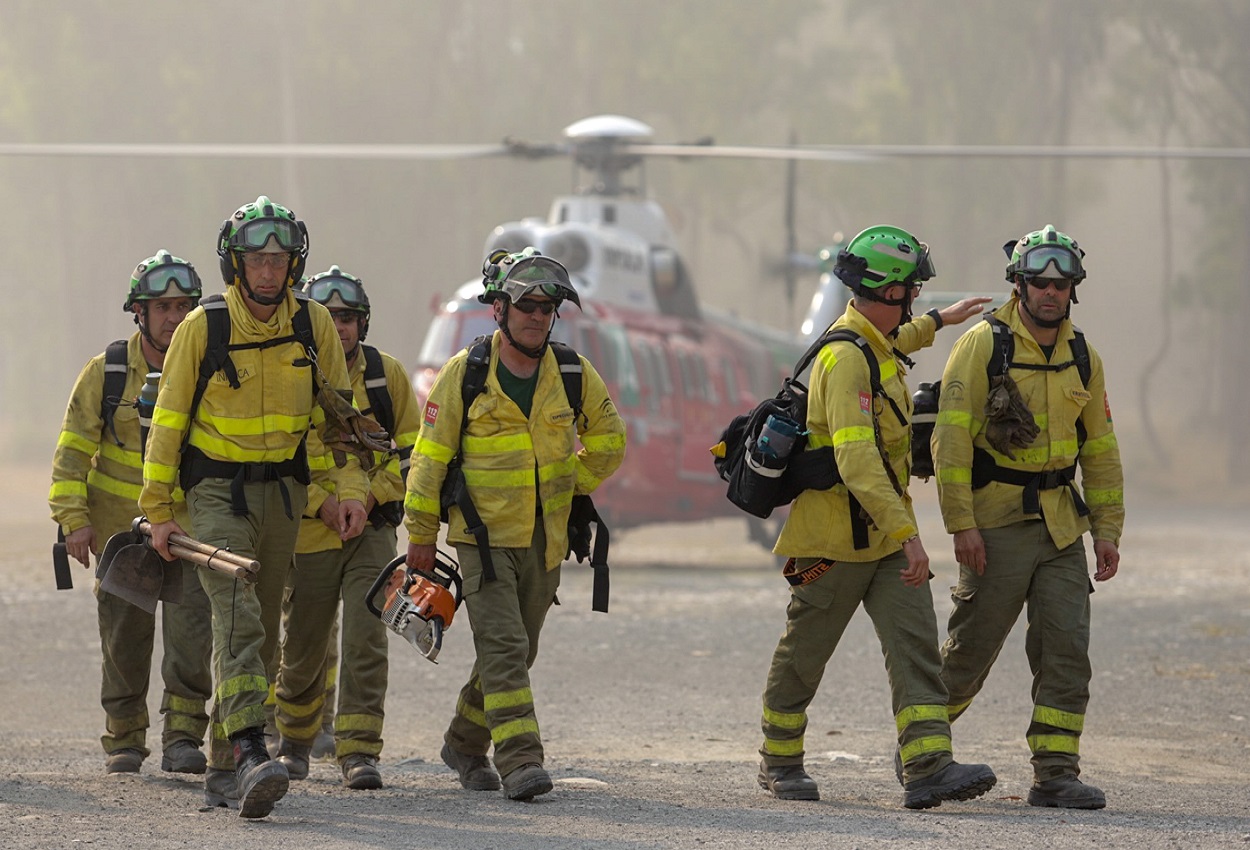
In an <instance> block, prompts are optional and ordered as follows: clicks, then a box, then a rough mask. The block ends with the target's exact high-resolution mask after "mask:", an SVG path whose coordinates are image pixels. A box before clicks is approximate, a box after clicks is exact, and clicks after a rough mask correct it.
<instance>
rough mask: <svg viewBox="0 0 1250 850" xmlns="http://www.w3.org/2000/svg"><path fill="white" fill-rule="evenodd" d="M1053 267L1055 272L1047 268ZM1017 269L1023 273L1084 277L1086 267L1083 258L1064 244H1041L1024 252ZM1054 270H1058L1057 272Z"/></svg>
mask: <svg viewBox="0 0 1250 850" xmlns="http://www.w3.org/2000/svg"><path fill="white" fill-rule="evenodd" d="M1051 267H1053V272H1050V273H1047V269H1048V268H1051ZM1016 270H1017V271H1018V272H1019V273H1020V274H1023V275H1032V276H1038V277H1040V276H1042V275H1043V274H1047V275H1048V276H1053V277H1068V278H1074V277H1083V276H1084V271H1085V270H1084V268H1083V267H1082V266H1081V258H1080V257H1079V256H1078V255H1077V254H1076V253H1075V252H1074V251H1072V250H1071V249H1069V248H1066V247H1064V246H1062V245H1039V246H1038V247H1036V248H1030V249H1029V250H1028V251H1025V252H1024V256H1022V257H1021V258H1020V262H1019V264H1018V266H1017V268H1016ZM1054 272H1057V274H1055V273H1054Z"/></svg>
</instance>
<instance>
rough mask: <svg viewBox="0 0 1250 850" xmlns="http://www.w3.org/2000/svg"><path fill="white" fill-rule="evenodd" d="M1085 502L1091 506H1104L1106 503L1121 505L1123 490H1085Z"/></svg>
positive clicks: (1122, 502)
mask: <svg viewBox="0 0 1250 850" xmlns="http://www.w3.org/2000/svg"><path fill="white" fill-rule="evenodd" d="M1085 504H1087V505H1089V506H1090V507H1091V508H1100V507H1105V506H1106V505H1122V504H1124V491H1123V490H1086V491H1085Z"/></svg>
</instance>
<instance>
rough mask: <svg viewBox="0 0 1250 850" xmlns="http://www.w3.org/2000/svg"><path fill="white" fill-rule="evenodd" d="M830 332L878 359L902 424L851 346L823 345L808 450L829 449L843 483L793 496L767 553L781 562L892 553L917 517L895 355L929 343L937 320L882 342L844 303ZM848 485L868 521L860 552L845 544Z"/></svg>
mask: <svg viewBox="0 0 1250 850" xmlns="http://www.w3.org/2000/svg"><path fill="white" fill-rule="evenodd" d="M833 327H834V328H847V329H849V330H852V331H854V332H855V333H857V334H859V335H860V336H862V337H863V338H864V339H866V340H868V342H869V343H870V344H871V346H872V350H873V353H874V354H875V355H876V357H877V363H878V368H879V369H880V372H881V386H882V388H883V389H884V390H885V392H886V394H887V395H889V397H890V398H891V399H893V400H894V403H895V404H896V405H898V408H899V410H901V411H902V412H903V414H904V416H905V418H906V419H907V420H908V421H907V422H906V423H900V422H899V421H898V417H897V416H895V414H894V410H893V408H891V407H890V405H889V404H888V403H887V402H884V401H883V400H881V399H874V398H873V397H872V388H871V385H870V377H869V371H868V368H869V367H868V363H867V360H866V359H865V357H864V354H863V352H862V351H860V349H859V348H858V347H856V345H855V344H854V343H853V342H840V341H839V342H831V343H829V344H828V345H826V346H825V347H824V348H822V349H821V350H820V353H819V354H818V355H816V359H815V360H814V361H813V362H812V376H811V381H810V388H809V394H808V402H807V427H808V430H809V431H810V432H811V433H810V434H809V436H808V438H807V441H808V442H807V444H808V447H809V448H813V449H816V448H820V447H821V446H833V453H834V458H835V459H836V461H837V465H838V471H839V472H840V473H841V476H842V481H843V483H841V484H835V485H834V486H833V487H832V488H830V489H828V490H804V491H803V492H802V493H800V494H799V497H798V498H797V499H796V500H795V501H794V504H793V505H792V506H791V508H790V515H789V516H788V517H787V518H786V524H785V526H784V527H783V528H782V529H781V536H780V537H779V538H778V540H777V545H776V546H775V547H774V548H773V551H774V552H776V553H777V554H778V555H784V556H786V557H811V558H833V559H836V560H839V561H875V560H878V559H880V558H884V557H885V556H886V555H890V554H892V553H894V552H897V551H899V550H900V549H901V548H902V541H904V540H906V539H908V538H909V537H911V536H913V535H914V534H916V515H915V513H914V511H913V510H912V504H911V497H910V496H909V495H908V494H907V491H906V488H907V479H908V476H909V475H910V474H911V427H910V422H911V408H912V403H911V393H910V392H908V390H907V382H906V381H905V380H904V376H905V375H906V369H905V368H904V366H903V364H902V363H901V362H899V361H898V360H897V359H895V356H894V352H895V350H898V351H899V352H900V353H902V354H910V353H911V352H913V351H918V350H919V349H921V348H924V347H926V346H929V345H932V344H933V337H934V334H935V333H936V332H937V323H936V322H935V321H934V320H933V318H932V317H931V316H917V317H916V318H915V319H913V320H912V321H910V322H908V323H907V324H905V325H903V326H902V327H900V328H899V330H898V333H897V335H896V336H894V337H892V338H886V337H885V336H884V335H883V334H882V333H881V331H879V330H877V328H876V326H875V325H873V324H872V322H870V321H868V319H866V318H864V315H863V314H862V313H860V312H859V311H858V310H856V309H855V307H854V305H853V304H848V305H847V307H846V312H845V313H844V314H843V315H842V317H841V318H840V319H838V320H837V321H836V322H834V323H833ZM874 411H875V416H876V419H877V423H878V426H879V428H880V433H881V441H882V445H883V446H884V448H885V451H886V454H887V455H888V456H889V458H890V466H891V468H892V469H893V470H894V474H895V476H896V477H897V478H898V482H899V484H900V485H901V486H902V487H903V495H902V496H899V494H898V493H897V492H895V490H894V486H893V485H892V484H891V483H890V479H889V477H888V475H887V474H886V471H885V462H884V461H883V460H882V458H881V454H880V452H879V451H878V449H877V444H876V441H875V439H874V436H873V416H874ZM792 462H793V461H792ZM848 488H849V489H850V491H851V492H852V493H854V494H855V497H856V498H857V499H858V500H859V503H860V504H861V505H862V506H863V508H864V510H865V511H866V512H867V513H868V515H869V516H870V517H872V523H871V524H870V525H869V529H868V548H866V549H856V548H855V545H854V542H853V540H852V530H851V509H850V499H849V497H848V495H847V489H848Z"/></svg>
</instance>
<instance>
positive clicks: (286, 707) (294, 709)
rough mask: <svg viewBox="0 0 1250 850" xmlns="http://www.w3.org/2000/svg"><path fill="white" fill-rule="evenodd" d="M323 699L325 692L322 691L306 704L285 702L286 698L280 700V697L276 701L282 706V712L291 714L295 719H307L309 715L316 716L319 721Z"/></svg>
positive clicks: (323, 703)
mask: <svg viewBox="0 0 1250 850" xmlns="http://www.w3.org/2000/svg"><path fill="white" fill-rule="evenodd" d="M325 701H326V699H325V694H324V693H322V694H321V696H319V697H318V698H317V699H315V700H313V701H312V702H311V703H309V704H307V705H301V704H298V703H293V702H287V701H286V700H282V699H280V700H277V701H276V702H277V704H278V705H279V706H280V707H281V708H282V711H283V712H285V713H286V714H289V715H291V716H292V717H294V718H296V719H297V720H307V719H308V718H310V717H316V718H317V719H318V721H320V718H321V708H322V706H324V705H325ZM318 725H320V724H318Z"/></svg>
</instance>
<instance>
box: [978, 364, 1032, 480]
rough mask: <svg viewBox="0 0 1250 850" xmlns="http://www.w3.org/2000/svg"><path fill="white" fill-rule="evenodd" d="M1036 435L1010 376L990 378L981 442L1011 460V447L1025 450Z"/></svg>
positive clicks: (1014, 457) (1027, 408)
mask: <svg viewBox="0 0 1250 850" xmlns="http://www.w3.org/2000/svg"><path fill="white" fill-rule="evenodd" d="M1040 433H1041V429H1040V428H1038V427H1037V423H1036V422H1035V421H1034V420H1033V411H1031V410H1029V406H1028V405H1027V404H1025V403H1024V399H1023V398H1021V396H1020V389H1019V388H1018V387H1017V386H1016V382H1015V381H1013V380H1012V379H1011V376H1010V375H995V376H994V377H993V378H990V391H989V394H988V395H986V397H985V441H986V442H987V443H989V444H990V446H992V447H993V449H994V450H995V451H996V452H999V453H1000V454H1003V455H1006V456H1007V457H1009V458H1011V459H1012V460H1015V459H1016V456H1015V454H1014V453H1013V452H1012V450H1011V449H1012V447H1013V446H1014V447H1015V448H1020V449H1023V448H1027V447H1028V446H1030V445H1032V444H1033V441H1034V440H1035V439H1037V435H1038V434H1040Z"/></svg>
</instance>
